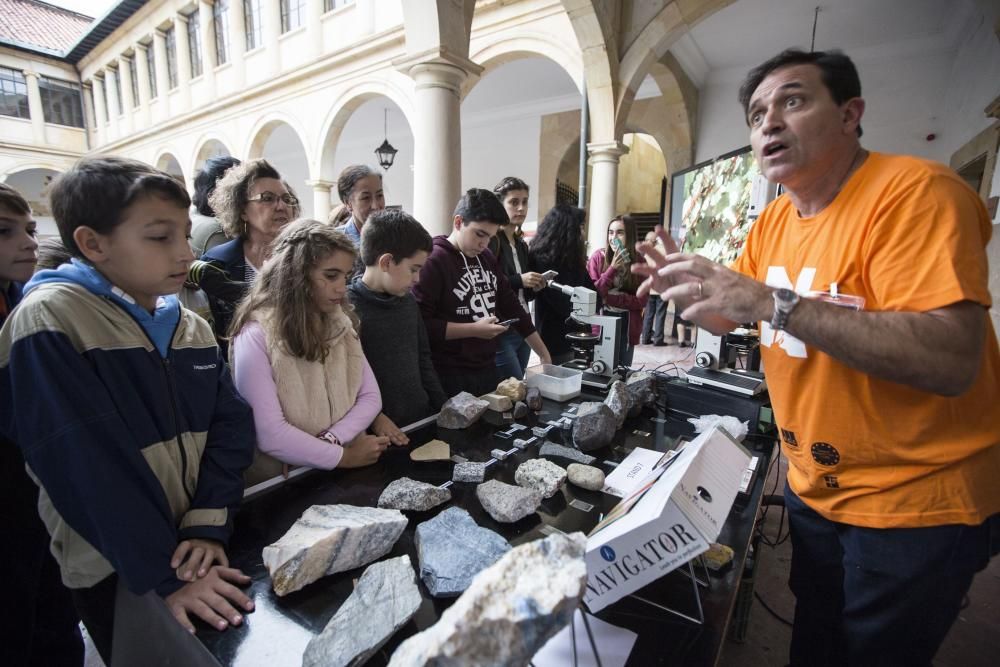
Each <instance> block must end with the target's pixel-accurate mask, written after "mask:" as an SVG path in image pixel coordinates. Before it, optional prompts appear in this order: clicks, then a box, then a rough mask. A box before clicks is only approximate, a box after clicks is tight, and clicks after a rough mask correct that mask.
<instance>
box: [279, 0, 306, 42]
mask: <svg viewBox="0 0 1000 667" xmlns="http://www.w3.org/2000/svg"><path fill="white" fill-rule="evenodd" d="M305 4H306V3H305V0H281V33H282V34H284V33H286V32H291V31H292V30H295V29H296V28H298V27H300V26H301V25H302V21H303V19H304V18H305V13H306V8H305Z"/></svg>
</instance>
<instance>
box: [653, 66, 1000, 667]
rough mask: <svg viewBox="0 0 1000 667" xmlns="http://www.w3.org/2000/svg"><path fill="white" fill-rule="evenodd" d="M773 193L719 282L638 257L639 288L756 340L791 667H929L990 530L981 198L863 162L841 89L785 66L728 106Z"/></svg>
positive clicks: (989, 332) (905, 163)
mask: <svg viewBox="0 0 1000 667" xmlns="http://www.w3.org/2000/svg"><path fill="white" fill-rule="evenodd" d="M740 101H741V102H742V104H743V107H744V111H745V112H746V119H747V123H748V125H749V126H750V143H751V145H752V147H753V150H754V154H755V157H756V159H757V161H758V164H759V165H760V167H761V170H762V171H763V173H764V175H765V176H766V177H767V178H768V180H769V181H771V182H774V183H781V184H782V185H783V186H784V188H785V191H786V194H784V195H782V196H781V197H779V198H778V199H777V200H776V201H774V202H773V203H772V204H771V205H770V206H768V207H767V209H766V210H765V211H764V212H763V214H762V215H761V216H760V218H759V219H758V221H757V222H756V224H755V225H754V227H753V228H752V230H751V231H750V235H749V237H748V238H747V242H746V246H745V248H744V251H743V254H742V255H741V256H740V258H739V259H738V260H737V261H736V263H735V264H734V265H733V266H732V268H727V267H723V266H721V265H718V264H714V263H712V262H710V261H708V260H707V259H705V258H703V257H698V256H695V255H684V254H680V253H678V252H677V246H676V244H674V243H673V241H672V240H671V239H669V237H667V236H666V235H665V234H664V233H663V231H662V230H658V233H659V234H660V236H661V238H663V240H664V243H665V244H666V248H667V251H668V253H672V254H669V255H667V257H663V255H662V254H660V253H657V252H656V251H655V250H654V249H653V248H652V246H650V245H649V244H640V248H641V250H642V251H643V252H645V253H646V254H647V256H648V257H650V261H651V262H652V264H647V265H645V266H641V265H640V266H638V267H637V268H636V269H635V270H636V271H637V272H638V273H642V274H644V275H647V276H649V279H648V280H647V282H646V283H644V288H645V289H647V290H648V289H650V288H654V289H657V290H659V291H660V292H661V298H662V299H663V300H668V299H677V300H678V301H679V303H680V304H681V306H682V308H683V317H684V318H686V319H690V320H692V321H694V322H695V323H696V324H698V325H699V326H702V327H705V328H707V329H709V330H710V331H712V332H715V333H723V332H726V331H729V330H730V329H732V328H733V327H734V326H735V325H736V324H737V323H740V322H753V321H760V322H761V356H762V359H763V362H764V368H765V370H766V375H767V381H768V387H769V390H770V394H771V400H772V404H773V407H774V414H775V418H776V420H777V422H778V426H779V428H780V430H781V437H782V441H783V452H784V454H785V456H786V457H787V458H788V461H789V470H788V485H787V487H786V489H785V503H786V506H787V508H788V512H789V524H790V529H791V537H792V567H791V575H790V578H789V583H790V586H791V588H792V591H793V592H794V593H795V596H796V609H795V623H794V627H793V632H792V644H791V649H790V654H791V655H790V657H791V663H792V665H810V667H815V666H818V665H840V664H851V665H855V664H878V665H930V664H931V660H932V658H933V657H934V654H935V653H936V651H937V649H938V647H939V646H940V643H941V641H942V640H943V639H944V637H945V635H946V634H947V632H948V629H949V628H950V626H951V624H952V623H953V622H954V620H955V618H956V616H957V614H958V610H959V606H960V604H961V600H962V597H963V596H964V595H965V593H966V592H967V591H968V589H969V587H970V585H971V582H972V577H973V575H974V574H975V572H977V571H978V570H980V569H982V568H983V567H985V565H986V563H987V562H988V560H989V557H990V555H991V553H995V551H996V545H991V542H990V531H991V527H996V526H997V525H998V524H1000V518H998V517H1000V410H998V409H997V407H996V406H997V405H1000V348H998V345H997V338H996V334H995V332H994V330H993V327H992V324H991V323H990V320H989V318H988V317H987V313H986V311H987V309H988V308H989V306H990V293H989V288H988V270H987V260H986V254H985V246H986V244H987V242H988V241H989V238H990V233H991V226H990V222H989V219H988V215H987V213H986V209H985V207H984V206H983V203H982V201H981V200H980V199H979V197H978V196H977V195H976V193H975V192H973V191H972V190H971V189H970V188H969V187H968V186H967V185H966V184H965V183H964V182H963V181H962V180H961V179H960V178H958V176H957V175H956V174H954V173H953V172H952V171H950V170H949V169H947V168H946V167H944V166H943V165H939V164H937V163H933V162H929V161H926V160H921V159H917V158H912V157H905V156H891V155H884V154H879V153H869V152H868V151H866V150H865V149H864V148H862V146H861V144H860V142H859V137H860V136H861V125H860V123H861V117H862V115H863V113H864V108H865V103H864V100H863V99H862V98H861V84H860V81H859V79H858V75H857V70H856V69H855V68H854V65H853V63H852V62H851V61H850V59H849V58H847V56H845V55H843V54H841V53H838V52H827V53H824V52H814V53H805V52H802V51H793V50H790V51H785V52H783V53H781V54H779V55H778V56H776V57H774V58H772V59H771V60H769V61H767V62H765V63H764V64H762V65H760V66H759V67H757V68H755V69H754V70H752V71H751V72H750V74H749V75H748V76H747V79H746V80H745V81H744V83H743V85H742V87H741V89H740Z"/></svg>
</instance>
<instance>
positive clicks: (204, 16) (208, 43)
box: [196, 0, 242, 106]
mask: <svg viewBox="0 0 1000 667" xmlns="http://www.w3.org/2000/svg"><path fill="white" fill-rule="evenodd" d="M240 1H242V0H240ZM198 20H199V21H200V22H199V23H198V31H199V34H198V37H199V38H200V40H201V76H202V81H204V82H205V85H204V86H203V88H204V91H205V96H204V98H203V99H200V100H196V104H197V105H198V106H201V105H203V104H207V103H208V102H211V101H212V100H214V99H215V98H216V92H215V68H216V66H217V65H218V64H219V63H218V62H216V60H215V15H214V14H213V13H212V3H211V2H210V1H209V0H199V1H198Z"/></svg>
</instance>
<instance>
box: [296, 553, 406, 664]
mask: <svg viewBox="0 0 1000 667" xmlns="http://www.w3.org/2000/svg"><path fill="white" fill-rule="evenodd" d="M422 601H423V598H422V597H421V595H420V589H419V588H418V587H417V577H416V575H415V573H414V572H413V565H412V564H411V563H410V557H409V556H399V557H398V558H391V559H389V560H385V561H381V562H379V563H375V564H374V565H370V566H369V567H368V569H366V570H365V572H364V574H362V575H361V578H360V579H358V583H357V585H356V586H355V587H354V592H352V593H351V596H350V597H349V598H347V600H346V601H345V602H344V604H342V605H341V606H340V609H338V610H337V613H336V614H334V615H333V618H331V619H330V622H329V623H327V624H326V627H325V628H323V632H321V633H319V634H318V635H316V636H315V637H313V638H312V641H310V642H309V645H308V646H306V652H305V654H304V655H303V656H302V667H355V666H356V665H362V664H364V663H365V662H366V661H367V660H368V659H369V658H370V657H372V656H373V655H374V654H375V652H376V651H378V649H379V648H381V647H382V645H383V644H385V643H386V641H388V640H389V638H390V637H392V635H394V634H395V633H396V631H397V630H399V629H400V628H401V627H403V626H404V625H406V623H407V622H409V620H410V619H411V618H413V615H414V614H416V613H417V609H419V608H420V603H421V602H422Z"/></svg>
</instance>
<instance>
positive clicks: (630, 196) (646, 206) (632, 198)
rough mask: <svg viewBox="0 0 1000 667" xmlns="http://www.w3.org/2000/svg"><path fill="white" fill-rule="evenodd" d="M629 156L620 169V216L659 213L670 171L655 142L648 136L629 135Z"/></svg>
mask: <svg viewBox="0 0 1000 667" xmlns="http://www.w3.org/2000/svg"><path fill="white" fill-rule="evenodd" d="M622 141H623V143H625V145H627V146H628V147H629V152H628V154H626V155H623V156H622V159H621V163H620V164H619V167H618V206H617V209H618V211H619V212H621V213H648V212H650V211H658V210H660V185H661V183H662V182H663V177H664V176H666V173H667V169H666V164H665V162H664V160H663V153H662V152H661V151H660V148H659V146H658V145H657V144H656V141H655V140H654V139H653V138H652V137H650V136H649V135H646V134H626V135H625V138H624V139H623V140H622Z"/></svg>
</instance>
